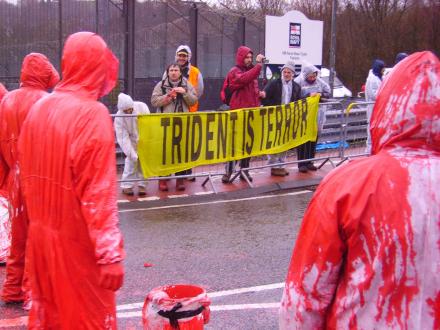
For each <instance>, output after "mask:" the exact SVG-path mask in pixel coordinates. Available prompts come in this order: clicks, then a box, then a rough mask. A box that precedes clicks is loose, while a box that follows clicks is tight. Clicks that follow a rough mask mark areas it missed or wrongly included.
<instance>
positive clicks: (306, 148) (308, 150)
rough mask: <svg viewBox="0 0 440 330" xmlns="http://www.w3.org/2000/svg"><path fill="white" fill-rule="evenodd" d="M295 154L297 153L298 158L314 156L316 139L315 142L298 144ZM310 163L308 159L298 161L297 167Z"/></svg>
mask: <svg viewBox="0 0 440 330" xmlns="http://www.w3.org/2000/svg"><path fill="white" fill-rule="evenodd" d="M296 154H297V157H298V160H303V159H311V158H315V154H316V141H315V142H312V141H308V142H306V143H304V144H301V145H300V146H298V147H297V148H296ZM311 163H312V162H310V161H306V162H299V163H298V168H299V167H300V166H307V165H308V164H311Z"/></svg>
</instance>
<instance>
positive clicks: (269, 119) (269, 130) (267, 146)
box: [266, 107, 274, 149]
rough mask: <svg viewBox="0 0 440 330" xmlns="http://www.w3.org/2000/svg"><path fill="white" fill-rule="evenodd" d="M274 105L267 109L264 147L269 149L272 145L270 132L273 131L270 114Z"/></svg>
mask: <svg viewBox="0 0 440 330" xmlns="http://www.w3.org/2000/svg"><path fill="white" fill-rule="evenodd" d="M273 110H274V107H270V108H269V109H267V138H266V149H270V148H271V147H272V141H271V140H270V133H271V132H272V131H273V124H272V114H273Z"/></svg>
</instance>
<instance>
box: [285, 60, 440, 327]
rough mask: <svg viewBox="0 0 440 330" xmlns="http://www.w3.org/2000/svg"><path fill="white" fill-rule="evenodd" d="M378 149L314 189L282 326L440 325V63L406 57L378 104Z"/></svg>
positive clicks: (374, 118)
mask: <svg viewBox="0 0 440 330" xmlns="http://www.w3.org/2000/svg"><path fill="white" fill-rule="evenodd" d="M370 131H371V136H372V142H373V148H372V154H373V156H371V157H368V158H365V159H361V160H357V161H354V162H352V163H350V164H348V165H345V166H341V167H340V168H338V169H336V170H334V171H333V172H332V173H330V174H329V175H328V176H327V177H326V178H325V179H324V180H323V182H322V183H321V185H320V186H319V187H318V189H317V190H316V193H315V195H314V196H313V199H312V201H311V203H310V205H309V207H308V209H307V211H306V214H305V217H304V220H303V224H302V227H301V230H300V233H299V236H298V240H297V242H296V244H295V249H294V251H293V255H292V260H291V264H290V268H289V272H288V275H287V281H286V286H285V290H284V294H283V298H282V302H281V308H280V328H281V329H424V330H426V329H440V276H439V271H440V189H439V187H440V62H439V60H438V58H436V57H435V55H433V54H432V53H430V52H420V53H415V54H413V55H411V56H409V57H407V58H406V59H405V60H403V61H402V62H400V63H399V64H398V65H397V66H396V68H395V69H394V70H393V71H392V72H391V73H390V74H389V76H388V77H387V78H386V79H385V81H384V84H383V85H382V87H381V90H380V91H379V95H378V97H377V99H376V104H375V107H374V110H373V114H372V118H371V123H370Z"/></svg>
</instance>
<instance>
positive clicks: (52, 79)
mask: <svg viewBox="0 0 440 330" xmlns="http://www.w3.org/2000/svg"><path fill="white" fill-rule="evenodd" d="M59 80H60V77H59V75H58V72H57V71H56V70H55V68H54V67H53V66H52V64H51V63H50V62H49V60H48V59H47V57H46V56H44V55H43V54H39V53H31V54H29V55H27V56H26V57H25V58H24V60H23V65H22V67H21V76H20V88H19V89H16V90H14V91H12V92H10V93H7V94H6V95H5V97H4V98H3V101H2V103H1V105H0V163H2V165H0V187H2V186H4V187H5V190H6V191H7V192H8V199H9V219H10V221H11V248H10V254H9V256H8V258H7V264H6V277H5V282H4V284H3V290H2V294H1V298H2V300H3V301H5V302H20V301H25V305H27V302H28V301H29V296H28V292H27V291H28V290H29V286H28V283H27V276H24V268H25V267H24V265H25V249H26V238H27V227H28V222H29V221H28V217H27V212H26V207H25V205H24V201H23V197H22V193H21V189H20V183H19V173H20V169H19V165H18V149H17V143H18V138H19V136H20V131H21V128H22V125H23V122H24V121H25V119H26V116H27V115H28V113H29V111H30V109H31V107H32V106H33V105H34V104H35V103H36V102H37V101H38V100H40V99H41V98H42V97H44V96H46V95H48V93H47V90H48V89H51V88H53V87H54V86H55V85H56V84H57V83H58V81H59ZM24 307H25V308H26V306H24Z"/></svg>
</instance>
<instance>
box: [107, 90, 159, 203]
mask: <svg viewBox="0 0 440 330" xmlns="http://www.w3.org/2000/svg"><path fill="white" fill-rule="evenodd" d="M148 113H150V110H149V109H148V106H147V105H146V104H145V103H143V102H134V101H133V99H132V98H131V97H130V95H127V94H124V93H120V94H119V95H118V113H117V114H118V115H120V116H119V117H116V118H115V122H114V126H115V132H116V140H117V141H118V144H119V146H120V147H121V149H122V151H123V152H124V154H125V163H124V172H123V173H122V183H121V188H122V193H124V194H126V195H128V196H133V195H134V191H133V186H134V182H132V181H125V182H124V180H130V179H143V178H144V176H143V175H142V173H141V169H140V164H139V159H138V154H137V144H138V140H139V132H138V126H137V117H124V116H123V115H124V114H125V115H145V114H148ZM146 187H147V181H139V183H138V195H139V196H145V195H146V194H147V192H146Z"/></svg>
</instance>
